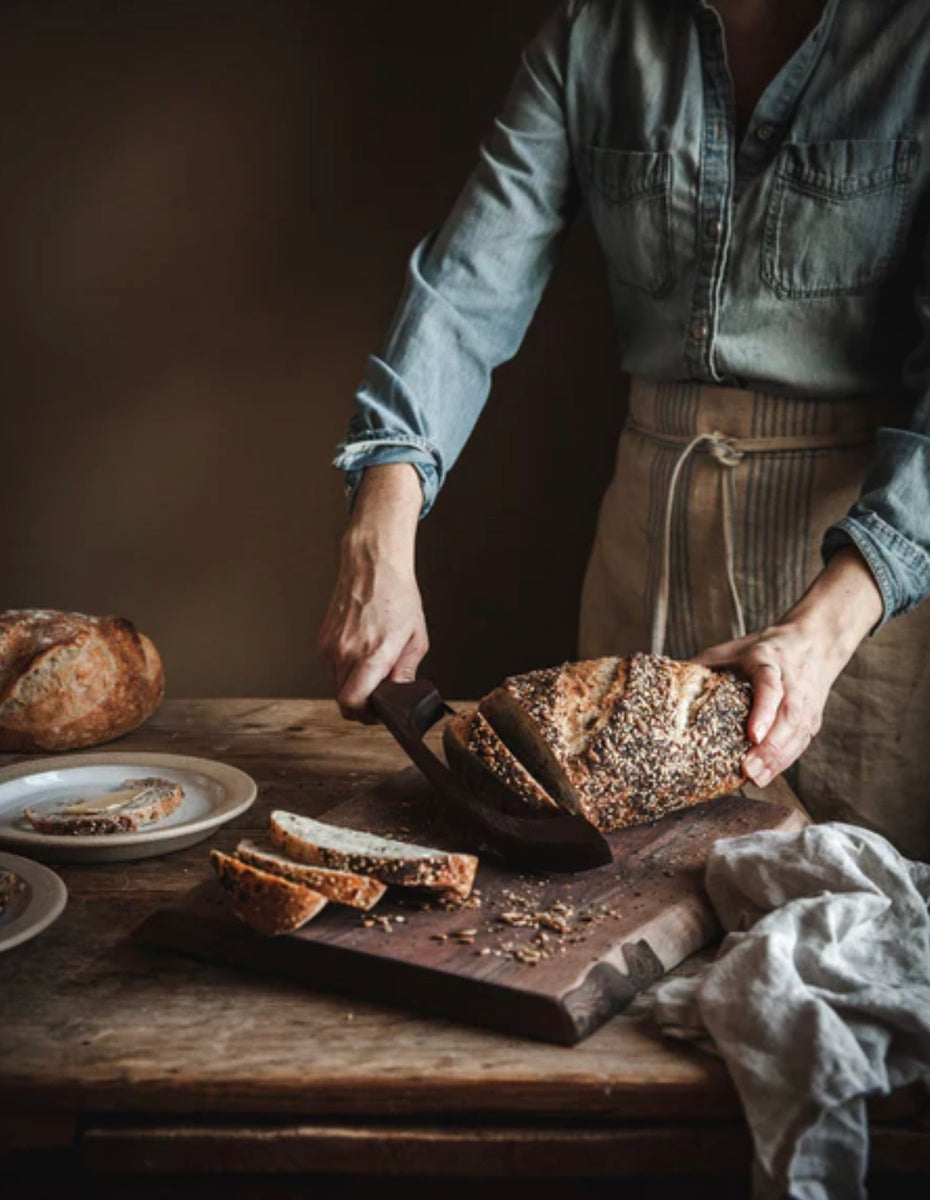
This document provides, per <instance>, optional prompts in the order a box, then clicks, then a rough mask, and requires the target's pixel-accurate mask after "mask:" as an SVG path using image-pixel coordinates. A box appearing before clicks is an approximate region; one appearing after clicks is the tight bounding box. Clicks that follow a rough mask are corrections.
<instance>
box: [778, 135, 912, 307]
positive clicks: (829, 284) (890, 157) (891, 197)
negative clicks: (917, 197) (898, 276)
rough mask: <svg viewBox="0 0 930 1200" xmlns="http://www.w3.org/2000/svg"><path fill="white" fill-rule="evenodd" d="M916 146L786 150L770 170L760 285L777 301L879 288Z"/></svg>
mask: <svg viewBox="0 0 930 1200" xmlns="http://www.w3.org/2000/svg"><path fill="white" fill-rule="evenodd" d="M918 153H919V148H918V144H917V142H916V141H913V140H910V139H901V140H897V141H837V142H809V143H807V144H796V143H789V144H788V145H786V146H784V147H782V149H781V151H780V152H779V156H778V158H777V160H776V163H775V181H774V184H773V188H772V195H771V198H770V200H769V204H768V209H767V212H766V217H765V227H764V231H763V245H762V279H763V281H764V282H765V283H766V284H767V285H768V286H769V287H770V288H771V289H772V291H773V292H775V293H776V295H778V296H781V297H782V298H783V299H816V298H817V297H819V296H840V295H843V294H844V293H850V292H858V291H861V290H862V289H864V288H867V287H871V286H874V285H875V284H878V283H881V282H882V280H884V279H886V278H887V276H888V275H889V274H890V272H891V270H892V268H893V267H894V265H895V263H896V262H897V260H898V258H899V255H900V253H901V249H902V246H903V245H904V242H905V238H906V234H907V220H906V218H907V214H908V211H909V206H908V198H909V192H910V185H911V180H912V178H913V176H914V173H915V169H916V165H917V159H918Z"/></svg>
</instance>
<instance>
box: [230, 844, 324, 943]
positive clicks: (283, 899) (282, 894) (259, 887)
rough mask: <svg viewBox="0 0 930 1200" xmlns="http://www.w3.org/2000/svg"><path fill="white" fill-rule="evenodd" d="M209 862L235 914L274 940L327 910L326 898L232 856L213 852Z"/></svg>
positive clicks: (258, 931)
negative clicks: (324, 909) (230, 901)
mask: <svg viewBox="0 0 930 1200" xmlns="http://www.w3.org/2000/svg"><path fill="white" fill-rule="evenodd" d="M210 863H211V865H212V867H213V870H214V871H216V874H217V876H218V878H219V881H220V884H221V885H222V887H223V891H224V892H226V894H227V895H228V896H229V898H230V899H231V900H232V904H233V911H234V912H235V914H236V916H237V917H239V919H240V920H242V921H245V923H246V925H249V926H250V927H251V928H252V929H254V930H255V931H256V932H257V933H264V934H268V935H270V936H272V937H275V936H277V935H278V934H282V933H290V932H292V930H294V929H299V928H300V927H301V925H306V923H307V922H308V921H309V920H311V919H312V918H313V917H315V916H316V915H317V913H318V912H320V910H321V909H323V908H325V907H326V897H325V896H321V895H320V893H319V892H315V891H313V890H312V889H311V888H308V887H304V886H303V885H301V884H299V883H291V881H290V880H289V879H283V878H282V877H281V876H280V875H272V874H270V873H269V872H268V871H260V870H259V869H258V868H257V867H253V866H251V865H250V864H249V863H245V862H240V860H239V859H238V858H233V857H232V855H230V854H223V853H222V852H221V851H219V850H211V851H210Z"/></svg>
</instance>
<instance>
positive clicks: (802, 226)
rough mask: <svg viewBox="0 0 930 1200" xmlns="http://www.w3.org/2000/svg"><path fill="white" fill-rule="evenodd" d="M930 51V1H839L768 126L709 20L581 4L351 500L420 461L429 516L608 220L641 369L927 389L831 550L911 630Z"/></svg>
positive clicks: (364, 401)
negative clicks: (572, 255)
mask: <svg viewBox="0 0 930 1200" xmlns="http://www.w3.org/2000/svg"><path fill="white" fill-rule="evenodd" d="M928 58H930V10H928V6H927V3H926V0H881V2H878V0H826V2H825V4H824V7H823V12H822V17H821V19H820V21H819V22H818V23H817V25H816V26H815V28H813V29H812V30H811V32H810V35H809V36H808V37H807V38H806V39H805V40H804V42H803V43H802V44H801V45H800V46H799V47H798V49H797V51H796V52H795V53H794V54H793V55H792V56H791V58H790V59H789V60H788V61H787V62H786V63H785V64H784V66H783V68H782V69H781V70H780V71H779V72H778V73H777V75H776V76H775V77H774V78H773V79H772V80H771V82H770V83H769V85H768V87H767V88H766V89H765V92H764V93H763V95H762V96H761V97H760V99H759V102H758V104H757V106H756V109H755V112H754V113H753V114H752V118H751V120H750V122H749V125H748V128H747V130H746V131H745V132H744V131H742V130H738V129H737V127H736V122H735V119H734V110H733V90H732V79H731V77H730V72H729V69H728V66H727V59H726V46H725V40H724V31H723V26H722V23H721V21H720V18H719V16H718V14H717V13H716V11H715V10H714V9H713V7H712V6H711V5H710V4H708V3H705V2H704V0H563V2H562V3H560V4H559V6H558V8H557V10H556V12H555V13H554V15H553V17H552V19H551V20H550V21H548V22H547V23H546V25H545V27H544V29H543V30H542V31H541V33H540V34H539V36H538V37H537V38H535V39H534V41H533V42H532V44H531V45H530V46H528V47H527V49H526V51H525V53H524V55H523V58H522V62H521V64H520V68H519V70H518V73H517V76H516V79H515V81H514V84H513V87H512V89H511V91H510V93H509V95H508V97H507V100H506V102H505V104H504V107H503V110H502V112H501V114H500V116H499V118H498V120H497V121H496V122H495V123H494V126H493V128H492V130H491V132H490V134H489V136H488V137H487V139H486V140H485V142H484V144H483V146H482V147H481V152H480V156H479V158H478V162H477V165H476V167H475V169H474V171H473V173H472V175H471V177H470V178H469V180H468V182H467V183H466V185H465V187H464V189H463V191H462V193H461V195H460V197H459V198H458V201H457V202H456V204H455V207H454V209H453V211H452V213H451V214H450V216H449V217H448V219H447V220H446V221H445V223H444V224H443V225H442V227H441V228H440V229H439V230H438V231H437V232H436V233H435V234H433V235H431V236H429V237H427V238H426V239H425V240H424V241H423V242H422V243H421V244H420V245H419V246H418V247H417V249H416V250H415V252H414V254H413V255H412V257H411V259H410V264H409V269H408V273H407V280H406V286H405V289H404V293H403V297H402V299H401V302H400V305H399V307H398V309H397V312H396V315H395V317H394V320H393V323H392V325H391V327H390V330H389V331H388V334H387V338H386V340H385V343H384V345H383V347H382V348H381V350H380V351H379V353H377V354H375V355H372V356H371V357H370V359H369V361H368V365H367V369H366V372H365V378H364V380H363V382H362V384H361V386H360V387H359V389H358V392H357V394H356V401H355V415H354V418H353V420H352V422H351V425H350V431H349V434H348V437H347V438H346V440H345V442H344V443H343V445H342V447H341V449H340V452H339V455H338V458H337V460H336V462H337V465H338V466H340V467H341V468H343V469H344V470H345V471H346V472H347V482H348V484H349V487H350V490H351V489H352V488H354V487H355V485H356V484H357V482H358V480H359V478H360V474H361V472H362V470H363V469H364V468H365V467H368V466H372V465H376V464H379V463H388V462H409V463H411V464H412V465H413V466H414V467H415V469H416V470H417V471H418V472H419V474H420V476H421V480H422V483H423V492H424V504H423V509H424V512H425V511H426V510H427V509H428V508H429V506H430V505H431V504H432V502H433V500H434V498H435V496H436V492H437V489H438V488H439V487H440V486H441V484H442V482H443V480H444V478H445V476H446V474H447V472H448V471H449V469H450V468H451V467H452V465H453V463H454V462H455V459H456V457H457V455H458V454H459V452H460V451H461V448H462V446H463V445H464V443H465V441H466V440H467V438H468V436H469V434H470V432H471V430H472V427H473V426H474V423H475V421H476V420H477V418H478V416H479V414H480V412H481V409H482V406H483V404H484V402H485V398H486V396H487V394H488V390H489V387H490V380H491V373H492V371H493V370H494V368H495V367H496V366H498V365H499V364H500V363H502V362H504V361H505V360H507V359H508V358H510V357H511V356H512V355H513V354H514V353H515V352H516V350H517V348H518V347H519V345H520V342H521V340H522V338H523V335H524V333H525V330H526V328H527V325H528V324H529V321H530V319H531V318H532V315H533V313H534V311H535V309H536V306H537V304H538V302H539V299H540V296H541V295H542V292H543V290H544V288H545V286H546V283H547V280H548V279H549V276H550V274H551V271H552V269H553V266H554V264H555V262H556V259H557V257H558V251H559V247H560V246H561V244H562V242H563V240H564V235H565V232H566V230H567V228H568V226H569V225H570V224H571V223H572V221H573V220H574V218H575V216H576V214H577V213H578V211H579V209H580V208H582V207H584V208H585V209H586V210H587V213H588V215H589V217H590V220H591V223H592V225H593V227H594V230H595V233H596V235H597V238H598V241H599V242H600V245H601V249H602V251H603V254H604V259H605V262H606V265H607V274H608V281H609V285H610V291H611V298H612V302H613V308H614V314H615V320H616V330H617V344H618V353H619V360H620V365H621V367H622V368H623V370H625V371H627V372H629V373H631V374H635V375H641V376H645V377H648V378H651V379H655V380H662V381H669V380H696V381H698V382H701V383H711V384H720V385H724V386H727V387H737V388H743V389H749V390H759V391H765V392H768V393H770V394H779V395H786V396H801V397H815V398H817V399H833V400H848V399H851V398H857V397H866V398H868V397H870V396H880V397H884V398H889V397H891V396H893V395H895V394H896V393H898V394H901V395H905V396H906V397H907V399H908V400H909V404H910V408H911V410H912V415H910V416H908V418H907V419H906V420H903V421H902V422H900V423H899V424H897V425H889V426H886V427H885V429H884V430H883V431H882V433H881V434H880V435H879V436H878V438H877V440H876V443H875V447H874V449H873V456H872V461H871V466H870V469H869V471H868V472H867V474H866V476H865V478H864V480H863V482H862V494H861V496H859V497H851V498H850V507H849V511H848V512H846V513H843V512H840V513H837V514H836V523H835V524H834V526H833V527H832V529H831V532H830V534H829V536H828V539H827V542H826V544H825V547H824V549H825V552H826V553H827V554H829V553H832V552H833V551H834V550H835V549H836V547H837V546H839V545H843V544H849V542H850V541H853V542H855V544H856V545H857V546H858V547H859V548H860V550H861V551H862V553H863V555H864V556H865V558H866V559H867V561H868V562H869V564H870V566H872V568H873V571H875V575H876V581H877V582H878V584H879V587H880V589H881V591H882V597H883V601H884V617H885V619H888V618H890V617H893V616H897V615H899V614H901V613H905V612H908V611H909V610H910V609H911V608H913V607H914V606H915V605H916V604H917V603H919V601H920V600H921V599H922V598H923V597H924V596H926V595H927V594H930V218H928V214H930V206H928V198H930V153H928V151H927V147H926V145H925V144H923V143H924V142H925V140H926V130H927V129H928V128H930V88H928V87H927V70H926V64H927V61H928ZM424 149H425V151H426V154H427V157H428V147H427V148H424ZM619 400H620V398H619V397H618V403H619ZM915 406H916V407H915ZM534 419H536V418H535V417H534V414H533V411H532V409H530V410H529V411H528V413H527V420H528V421H533V420H534ZM560 419H561V420H563V421H564V422H570V421H572V420H573V419H574V417H573V410H572V402H571V397H570V396H568V397H566V403H565V408H564V413H563V414H562V415H561V417H560ZM590 435H591V436H592V437H594V438H596V437H597V436H598V431H597V430H591V431H590ZM569 466H570V464H569ZM816 532H817V537H818V539H819V538H820V537H822V536H823V535H824V533H825V530H824V529H819V530H817V531H816ZM580 533H581V534H582V536H583V531H580ZM876 563H878V564H880V565H881V569H880V570H877V569H876Z"/></svg>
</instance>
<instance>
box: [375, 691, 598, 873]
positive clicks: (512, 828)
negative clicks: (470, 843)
mask: <svg viewBox="0 0 930 1200" xmlns="http://www.w3.org/2000/svg"><path fill="white" fill-rule="evenodd" d="M371 706H372V708H373V709H374V711H375V713H376V714H377V716H378V717H380V718H381V720H382V721H383V722H384V724H385V726H386V727H387V729H388V730H389V731H390V733H392V734H393V736H394V738H395V739H396V741H397V742H398V743H399V744H400V746H401V747H402V748H403V749H404V750H405V751H406V753H407V755H408V757H409V758H410V759H411V760H412V761H413V762H414V763H415V764H416V766H418V767H419V768H420V770H421V771H422V773H423V774H424V775H425V776H426V778H427V780H428V781H429V782H430V783H431V784H432V785H433V788H434V790H435V791H436V793H437V796H438V797H439V799H440V801H441V802H442V803H443V804H444V806H445V807H446V809H447V810H448V811H449V812H450V814H451V815H452V816H454V817H457V818H458V819H459V820H460V822H461V823H462V824H463V825H465V826H466V827H467V828H468V829H469V830H470V831H471V832H472V834H474V835H475V836H477V837H479V838H480V839H481V840H482V841H484V842H485V843H486V844H487V845H488V846H490V847H492V848H493V849H495V850H497V851H498V852H499V853H500V854H502V855H503V856H504V857H505V858H506V859H508V860H509V861H511V862H516V863H522V864H523V865H525V866H527V867H531V868H535V869H537V870H552V871H580V870H584V869H586V868H588V867H594V866H601V865H603V864H604V863H607V862H610V860H611V851H610V846H609V844H608V842H607V840H606V839H605V838H604V836H603V834H601V833H599V832H598V831H597V830H596V829H595V828H594V826H593V825H591V824H589V822H587V821H585V820H584V819H583V818H582V817H575V816H570V815H568V814H560V815H559V816H553V817H517V816H512V815H510V814H509V813H506V812H503V811H502V810H501V809H499V808H493V807H491V806H489V805H487V804H485V803H483V802H482V801H480V800H479V799H478V798H477V797H476V796H473V795H472V794H471V792H470V791H468V789H467V788H465V787H464V786H463V784H462V783H461V782H460V781H459V780H458V778H457V777H456V776H455V775H453V774H452V772H451V771H450V770H449V768H448V767H447V766H446V765H445V763H443V762H442V761H441V760H440V759H439V758H437V757H436V755H435V754H434V753H433V752H432V750H430V748H429V747H428V746H427V745H426V743H425V742H424V741H423V735H424V734H425V733H427V731H428V730H430V729H432V727H433V726H434V725H435V724H436V722H437V721H438V720H440V719H441V718H442V717H443V716H445V715H446V714H447V713H451V712H452V711H453V710H452V709H451V708H450V707H449V705H448V704H446V702H445V701H444V700H443V698H442V697H441V696H440V694H439V691H438V689H437V688H436V686H435V685H434V684H432V683H430V681H429V680H428V679H416V680H414V681H413V682H411V683H394V682H392V681H391V680H385V682H384V683H381V684H379V685H378V687H376V688H375V690H374V692H372V695H371ZM505 786H506V785H504V784H503V783H502V784H501V787H502V788H504V787H505Z"/></svg>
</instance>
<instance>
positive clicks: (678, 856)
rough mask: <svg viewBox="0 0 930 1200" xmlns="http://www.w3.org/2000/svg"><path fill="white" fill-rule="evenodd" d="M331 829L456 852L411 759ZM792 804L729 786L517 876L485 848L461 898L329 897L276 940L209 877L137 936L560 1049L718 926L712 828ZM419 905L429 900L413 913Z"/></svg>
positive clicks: (340, 810) (747, 829) (793, 816)
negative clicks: (578, 864) (374, 901)
mask: <svg viewBox="0 0 930 1200" xmlns="http://www.w3.org/2000/svg"><path fill="white" fill-rule="evenodd" d="M325 819H326V820H327V821H331V822H332V823H334V824H338V825H344V826H348V827H352V828H357V829H367V830H370V831H372V832H376V833H383V834H386V835H388V836H392V837H396V838H398V839H400V840H406V841H423V842H426V843H427V844H430V845H436V846H441V847H444V848H457V849H463V848H465V847H463V845H462V842H461V839H458V840H456V838H455V837H454V836H450V834H449V832H448V830H447V829H446V828H445V827H444V826H443V824H442V821H441V815H440V813H439V811H438V809H437V806H436V804H435V802H434V798H433V794H432V792H431V790H430V788H429V785H428V784H427V783H426V781H425V780H424V779H423V777H422V776H421V775H420V774H419V772H418V771H416V770H415V769H410V770H406V771H402V772H399V773H398V774H396V775H393V776H391V777H389V778H388V779H386V780H385V781H384V782H383V783H382V784H380V785H379V786H378V787H376V788H375V789H374V790H373V791H369V792H366V793H365V794H364V795H361V796H359V797H357V798H355V799H354V800H350V801H347V802H345V803H343V804H340V805H339V806H338V807H336V808H334V809H331V810H330V811H329V812H327V813H326V814H325ZM805 821H806V818H805V817H804V815H803V813H801V812H799V811H798V810H797V809H795V808H792V807H789V806H787V805H782V804H772V803H767V802H764V801H759V800H750V799H748V798H746V797H744V796H728V797H726V798H724V799H722V800H716V801H714V802H712V803H711V804H705V805H700V806H698V807H697V808H695V809H692V810H690V811H686V812H683V813H677V814H674V815H673V816H670V817H666V818H664V819H663V820H661V821H658V822H656V823H655V824H654V825H644V826H640V827H638V828H634V829H628V830H624V831H622V832H619V833H615V834H611V835H610V837H609V840H610V842H611V845H612V848H613V851H614V861H613V862H612V863H611V864H609V865H607V866H604V867H598V868H595V869H594V870H590V871H585V872H582V873H580V874H576V875H564V874H546V875H527V874H517V873H515V872H513V871H511V870H508V869H507V868H505V867H503V866H502V865H500V864H497V863H495V862H494V860H493V858H492V857H490V856H487V857H486V858H484V857H483V858H482V862H481V866H480V867H479V870H478V876H477V880H476V886H475V892H474V893H473V896H472V898H471V899H470V900H469V901H467V902H466V906H465V907H462V908H459V909H457V910H451V911H450V910H447V909H444V908H442V907H439V906H437V905H436V903H435V902H434V901H430V900H428V899H425V898H424V897H423V896H422V895H416V896H414V895H413V894H411V893H410V892H406V891H405V890H404V889H391V890H390V891H389V892H388V895H387V896H385V898H384V899H383V900H382V901H381V903H380V904H379V905H378V906H377V908H375V909H374V910H373V911H372V912H371V913H360V912H358V911H356V910H351V909H347V908H340V907H338V906H336V905H332V904H331V905H329V906H327V908H325V909H324V910H323V912H322V913H321V914H320V916H319V917H317V918H316V920H314V921H312V922H311V923H310V924H309V925H307V926H305V927H304V928H303V929H300V930H297V931H296V932H295V933H292V934H288V935H286V936H284V937H276V938H269V937H263V936H261V935H260V934H257V933H254V932H253V931H252V930H250V929H249V928H248V927H247V926H245V925H244V924H242V922H241V921H239V920H238V919H237V918H236V917H235V916H234V915H233V914H232V912H231V910H230V909H229V906H228V904H227V902H226V900H225V897H224V896H223V893H222V892H221V890H220V887H219V884H218V883H217V882H216V880H215V879H214V878H213V877H212V876H211V877H210V878H209V879H207V880H205V881H204V882H202V883H201V884H200V885H198V886H197V887H195V888H194V889H193V890H192V891H191V892H189V893H187V895H185V896H184V897H182V898H181V899H180V900H179V901H177V902H175V903H173V904H171V905H169V906H168V907H166V908H164V909H161V910H160V911H158V912H156V913H155V914H154V915H153V916H151V917H150V918H149V919H148V920H147V921H146V922H145V923H144V924H143V925H142V926H141V927H140V929H139V930H138V936H139V937H141V938H142V939H143V940H145V941H147V942H150V943H154V944H157V945H159V946H162V947H166V948H169V949H173V950H180V951H182V952H184V953H188V954H193V955H195V956H197V957H202V958H206V959H210V960H212V961H220V962H224V963H236V964H240V965H242V966H246V967H251V968H255V969H258V970H260V971H264V972H266V973H268V974H282V975H287V976H289V977H291V978H296V979H299V980H302V981H305V982H307V983H309V984H311V985H312V986H313V987H317V988H324V989H326V990H330V991H336V992H341V993H346V994H349V995H356V996H361V997H364V998H367V999H370V1000H378V1001H385V1002H389V1003H394V1004H398V1005H401V1006H404V1007H415V1008H418V1009H422V1010H426V1011H429V1012H434V1013H441V1014H444V1015H446V1016H451V1017H455V1018H458V1019H460V1020H462V1021H466V1022H468V1023H470V1024H479V1025H484V1026H489V1027H491V1028H494V1029H499V1030H503V1031H506V1032H509V1033H518V1034H524V1035H527V1036H529V1037H533V1038H538V1039H541V1040H543V1041H549V1042H557V1043H561V1044H564V1045H571V1044H573V1043H575V1042H578V1041H580V1040H581V1039H582V1038H585V1037H587V1036H588V1035H589V1034H591V1033H593V1032H594V1030H595V1029H597V1028H598V1027H599V1026H600V1025H602V1024H603V1023H604V1021H606V1020H608V1018H610V1017H611V1016H613V1015H614V1014H615V1013H616V1012H618V1011H619V1010H620V1009H622V1008H623V1007H624V1006H625V1005H626V1004H627V1003H628V1002H629V1001H630V1000H631V999H632V997H633V996H634V995H635V994H636V992H638V991H639V990H641V989H642V988H644V987H646V986H648V985H649V984H650V983H652V982H653V981H654V980H656V979H658V978H659V977H661V976H662V975H663V974H664V973H665V972H666V971H667V970H670V969H671V968H672V967H674V966H676V965H677V964H678V963H680V962H681V961H682V960H683V959H685V958H687V957H688V955H690V954H693V953H694V952H695V951H696V950H698V949H700V948H701V947H702V946H704V945H706V944H707V943H708V942H709V941H711V940H712V939H713V938H714V937H715V936H716V935H717V933H718V932H719V931H718V928H717V924H716V920H715V918H714V915H713V912H712V910H711V907H710V904H709V901H708V899H707V897H706V894H705V892H704V889H703V886H702V882H701V881H702V877H703V866H704V863H705V861H706V858H707V854H708V851H709V850H710V847H711V845H712V844H713V842H715V841H716V840H717V839H718V838H721V837H731V836H735V835H739V834H746V833H752V832H755V831H757V830H762V829H782V830H788V829H797V828H800V827H801V826H802V825H803V824H804V823H805ZM424 903H426V904H427V905H429V906H428V907H423V905H424Z"/></svg>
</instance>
